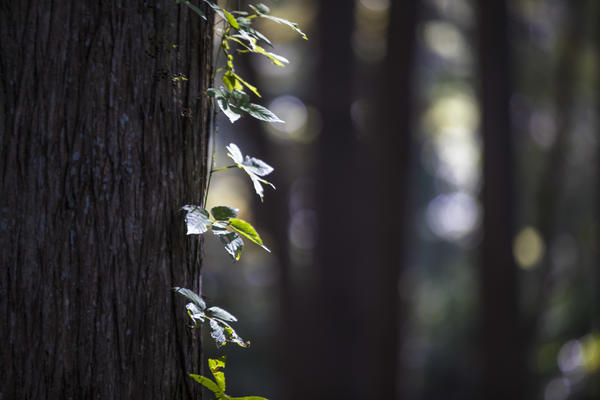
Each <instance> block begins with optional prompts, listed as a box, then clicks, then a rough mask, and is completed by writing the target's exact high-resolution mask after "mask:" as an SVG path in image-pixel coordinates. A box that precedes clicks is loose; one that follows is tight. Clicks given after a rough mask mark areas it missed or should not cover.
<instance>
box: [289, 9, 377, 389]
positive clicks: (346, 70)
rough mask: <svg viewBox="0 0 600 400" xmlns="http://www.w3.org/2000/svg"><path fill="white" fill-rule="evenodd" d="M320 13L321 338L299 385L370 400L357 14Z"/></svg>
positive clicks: (315, 312) (317, 329)
mask: <svg viewBox="0 0 600 400" xmlns="http://www.w3.org/2000/svg"><path fill="white" fill-rule="evenodd" d="M319 11H320V13H319V20H318V22H319V40H320V43H319V48H320V53H319V66H318V68H317V71H318V82H319V85H318V89H319V99H318V101H319V102H318V106H319V109H320V111H321V113H322V120H323V125H322V130H321V133H320V135H319V138H318V154H317V176H316V199H317V207H316V211H317V219H318V234H317V237H318V240H317V246H316V252H315V254H316V267H317V271H316V287H317V295H316V298H315V299H314V300H315V302H314V303H313V304H311V308H312V310H311V311H310V312H309V313H308V314H306V315H305V321H307V322H308V323H309V324H310V326H312V327H313V331H314V333H313V340H314V341H316V342H315V343H314V345H313V346H314V347H313V349H314V350H313V351H312V352H311V354H310V355H306V356H305V357H307V358H306V360H305V361H304V363H305V364H306V366H307V367H309V368H310V371H309V378H310V379H309V380H305V381H304V382H305V383H304V384H303V386H302V387H299V388H298V389H299V392H300V393H299V394H300V395H301V396H298V397H296V398H298V399H300V398H302V399H304V398H311V397H314V394H315V393H317V394H318V397H320V398H323V399H328V398H332V399H333V398H337V399H363V398H368V397H369V396H367V393H366V387H365V380H364V377H363V372H364V370H365V367H366V365H365V359H364V354H363V348H364V346H365V343H364V342H361V338H364V331H365V330H366V327H365V324H364V320H365V319H364V317H363V316H364V315H365V313H364V311H365V310H364V295H363V294H362V291H363V288H364V286H363V281H364V279H365V275H366V274H367V273H368V271H367V266H365V265H362V263H361V262H360V254H361V242H362V236H363V234H364V232H363V231H362V226H361V225H362V223H363V222H364V221H363V220H362V219H363V218H368V216H367V215H366V214H365V213H364V212H361V211H360V202H361V201H363V200H364V196H366V193H365V192H364V186H363V184H362V182H363V180H362V178H363V176H362V175H361V169H360V166H361V158H360V156H361V154H360V149H359V143H358V140H357V135H356V131H355V129H354V128H353V126H352V121H351V119H350V107H351V104H352V101H353V96H354V91H353V89H354V85H353V81H354V79H355V75H354V63H355V60H354V55H353V51H352V47H351V37H352V31H353V26H354V15H353V7H351V6H349V5H348V2H347V1H344V0H323V1H321V2H320V10H319ZM309 300H310V299H309ZM311 317H312V318H313V320H310V318H311ZM315 350H316V351H315ZM323 376H326V378H323ZM306 382H310V384H306Z"/></svg>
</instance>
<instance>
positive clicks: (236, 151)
mask: <svg viewBox="0 0 600 400" xmlns="http://www.w3.org/2000/svg"><path fill="white" fill-rule="evenodd" d="M225 148H226V149H227V151H229V153H227V155H228V156H229V157H231V159H232V160H233V162H235V163H236V164H242V163H243V162H244V156H243V155H242V151H241V150H240V148H239V147H238V146H237V145H236V144H235V143H229V146H225Z"/></svg>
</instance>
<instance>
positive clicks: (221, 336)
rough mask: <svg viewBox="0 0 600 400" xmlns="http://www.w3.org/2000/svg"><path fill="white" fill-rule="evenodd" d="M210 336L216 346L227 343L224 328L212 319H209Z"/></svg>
mask: <svg viewBox="0 0 600 400" xmlns="http://www.w3.org/2000/svg"><path fill="white" fill-rule="evenodd" d="M210 328H211V331H210V336H211V337H212V338H213V339H215V342H217V346H218V347H222V346H225V345H226V344H227V337H226V336H225V329H224V328H223V327H222V326H221V325H219V323H218V322H217V321H215V320H214V319H211V320H210Z"/></svg>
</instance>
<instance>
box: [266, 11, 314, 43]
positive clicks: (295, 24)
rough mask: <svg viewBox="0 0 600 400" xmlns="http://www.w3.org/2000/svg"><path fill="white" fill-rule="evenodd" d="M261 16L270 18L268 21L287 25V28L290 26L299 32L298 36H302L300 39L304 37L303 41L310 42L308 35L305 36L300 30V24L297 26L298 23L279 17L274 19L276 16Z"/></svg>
mask: <svg viewBox="0 0 600 400" xmlns="http://www.w3.org/2000/svg"><path fill="white" fill-rule="evenodd" d="M260 16H261V17H263V18H268V19H270V20H271V21H275V22H277V23H278V24H283V25H287V26H289V27H290V28H292V29H293V30H295V31H296V32H298V34H299V35H300V37H302V39H304V40H308V37H307V36H306V34H305V33H304V32H302V31H301V30H300V27H299V26H298V24H297V23H295V22H290V21H288V20H287V19H283V18H279V17H274V16H272V15H267V14H264V13H260Z"/></svg>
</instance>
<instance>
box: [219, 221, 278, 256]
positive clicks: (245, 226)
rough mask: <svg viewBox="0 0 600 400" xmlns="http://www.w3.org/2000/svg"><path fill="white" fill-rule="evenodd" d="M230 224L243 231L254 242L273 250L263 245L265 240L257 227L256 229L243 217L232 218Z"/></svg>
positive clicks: (238, 230)
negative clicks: (257, 230)
mask: <svg viewBox="0 0 600 400" xmlns="http://www.w3.org/2000/svg"><path fill="white" fill-rule="evenodd" d="M229 226H230V227H231V228H232V229H234V230H235V231H236V232H238V233H241V234H242V235H244V236H246V237H247V238H248V239H250V240H252V241H253V242H254V243H256V244H257V245H259V246H260V247H262V248H263V249H265V250H267V251H268V252H269V253H270V252H271V250H269V249H268V248H266V247H265V246H264V245H263V241H262V239H261V238H260V236H259V235H258V232H256V229H254V227H253V226H252V225H250V224H249V223H248V222H246V221H244V220H242V219H237V218H231V219H230V220H229Z"/></svg>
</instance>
